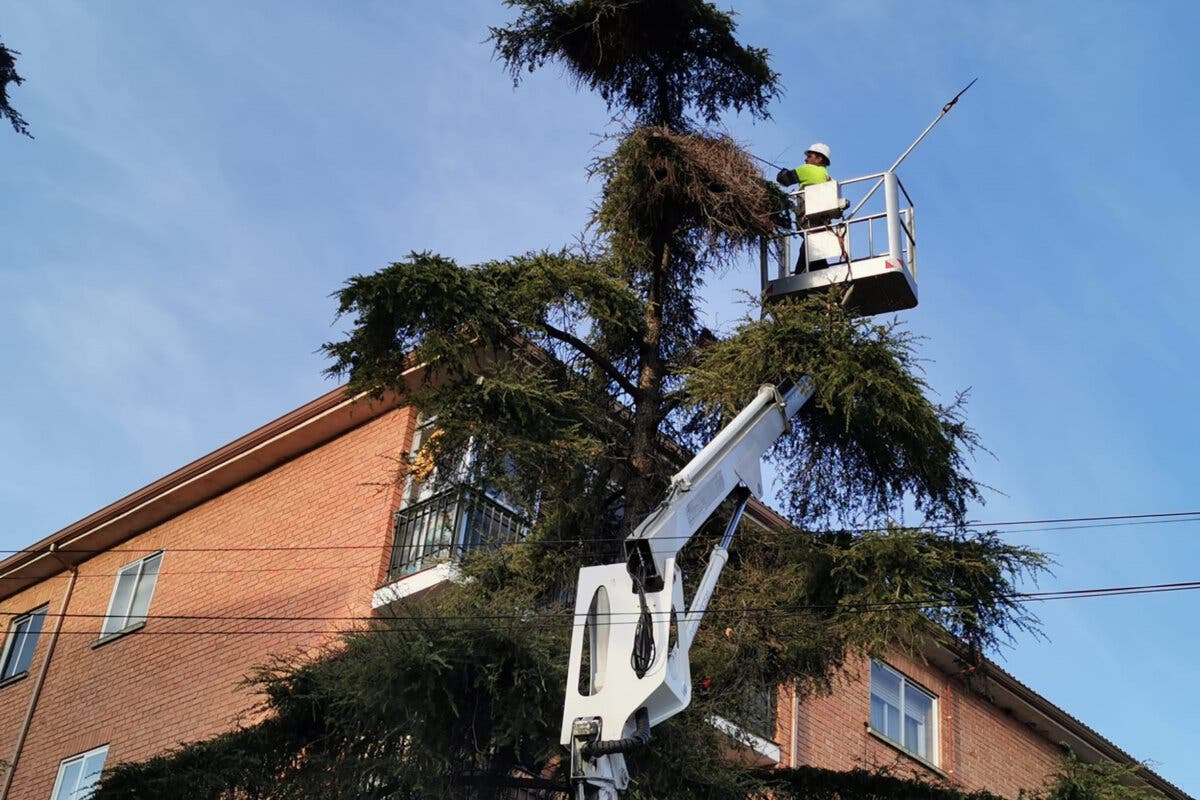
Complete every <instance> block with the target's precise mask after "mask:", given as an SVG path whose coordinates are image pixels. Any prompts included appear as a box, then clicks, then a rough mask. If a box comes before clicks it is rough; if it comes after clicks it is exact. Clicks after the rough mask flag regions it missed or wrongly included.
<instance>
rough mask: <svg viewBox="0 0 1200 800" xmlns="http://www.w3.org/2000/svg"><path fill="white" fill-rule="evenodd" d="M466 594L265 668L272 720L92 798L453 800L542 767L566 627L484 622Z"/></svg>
mask: <svg viewBox="0 0 1200 800" xmlns="http://www.w3.org/2000/svg"><path fill="white" fill-rule="evenodd" d="M451 594H454V593H453V592H452V593H451ZM458 594H459V595H461V596H460V597H453V598H448V606H449V607H453V608H457V610H458V613H456V614H453V615H448V614H447V613H446V609H445V607H439V608H422V607H421V606H420V605H410V606H408V607H407V608H406V610H405V616H403V617H398V618H395V619H383V620H380V621H378V622H376V623H373V624H372V626H371V627H370V628H369V629H367V630H364V631H361V632H358V633H355V634H351V635H350V636H348V637H347V639H346V641H345V643H344V647H343V648H341V649H339V650H336V651H331V652H329V653H326V654H324V655H323V656H322V657H319V658H316V659H311V660H304V661H302V662H301V663H295V662H292V663H288V662H280V663H278V664H275V665H273V666H271V667H268V668H264V669H262V670H261V671H260V672H259V673H258V674H257V676H256V677H255V678H254V681H253V682H254V684H255V685H256V686H257V687H258V688H259V689H260V690H261V691H262V692H263V694H264V695H265V697H266V707H265V709H264V710H266V711H268V712H269V715H268V717H267V718H266V720H265V721H264V722H262V723H260V724H258V725H256V726H254V727H250V728H246V729H243V730H240V731H236V732H234V733H230V734H226V735H224V736H220V737H217V738H215V739H212V740H209V741H205V742H199V743H194V744H189V745H186V746H182V747H180V748H179V749H177V750H176V751H174V752H172V753H168V754H166V755H163V756H159V757H156V758H154V759H151V760H150V761H148V762H145V763H143V764H125V765H120V766H118V767H116V768H115V769H113V770H110V771H109V772H108V773H106V775H105V778H104V781H103V785H102V787H101V789H100V790H99V791H98V792H97V793H96V795H95V796H94V797H95V800H111V799H113V798H123V799H125V800H128V799H129V798H143V797H144V798H150V797H154V798H161V797H173V798H177V799H178V800H233V799H234V798H237V800H259V799H260V798H261V799H262V800H266V798H271V800H285V799H287V798H318V797H319V798H329V799H330V800H336V799H337V798H346V799H347V800H349V799H350V798H354V800H370V799H371V798H423V797H454V796H464V795H463V794H462V793H463V792H464V791H466V790H465V787H467V786H469V785H470V784H471V779H472V777H473V776H474V775H475V774H477V773H479V772H492V773H493V774H500V775H505V774H509V773H513V772H519V771H520V770H521V769H522V767H523V766H524V765H525V764H529V763H545V761H546V760H547V755H546V751H547V749H548V748H550V747H552V744H553V743H554V742H555V741H556V740H557V728H558V722H559V719H558V715H559V713H560V710H561V706H560V704H561V696H562V679H563V676H564V673H565V667H564V664H565V659H566V638H565V636H564V635H563V628H562V626H561V625H560V626H558V627H557V628H555V629H551V628H547V627H545V626H543V625H539V624H538V622H537V619H536V617H535V618H533V619H532V620H530V621H525V620H522V619H520V618H518V617H516V616H511V615H510V616H507V617H496V616H494V615H489V616H487V617H483V616H480V615H481V613H482V609H481V608H480V607H479V606H478V605H477V604H476V603H474V602H472V601H471V599H470V597H469V595H470V593H469V592H461V590H460V591H459V592H458ZM465 612H472V613H470V614H467V613H465ZM485 653H486V656H487V657H486V658H484V657H482V656H483V654H485Z"/></svg>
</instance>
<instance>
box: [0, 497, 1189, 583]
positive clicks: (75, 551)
mask: <svg viewBox="0 0 1200 800" xmlns="http://www.w3.org/2000/svg"><path fill="white" fill-rule="evenodd" d="M1181 522H1200V511H1169V512H1158V513H1149V514H1110V515H1099V516H1086V517H1046V518H1043V519H1023V520H1002V521H992V522H968V523H964V524H963V525H962V526H960V529H962V530H972V531H980V530H987V529H991V528H1004V529H1005V531H1004V532H1005V533H1054V532H1058V531H1075V530H1092V529H1099V528H1111V527H1127V526H1138V525H1161V524H1168V523H1170V524H1174V523H1181ZM896 527H898V528H905V529H909V530H929V531H941V530H947V529H948V527H947V526H946V525H945V524H943V523H920V524H917V525H897V526H896ZM883 530H886V529H885V528H878V527H877V528H855V529H852V530H851V532H873V531H874V532H878V531H883ZM841 532H844V531H839V530H835V529H820V530H810V531H809V533H812V534H814V535H820V534H834V533H841ZM780 533H784V534H786V533H787V531H780ZM663 538H664V539H669V538H671V537H663ZM580 541H581V540H579V539H537V540H536V541H519V542H510V543H509V544H515V545H524V546H550V545H560V544H576V543H579V542H580ZM164 549H165V550H169V551H170V552H173V553H280V552H321V551H354V550H372V551H377V550H379V549H380V546H379V545H378V544H314V545H284V544H281V545H261V546H253V547H228V546H221V547H166V548H163V547H112V548H73V547H72V548H64V549H61V550H59V551H58V552H59V554H61V555H97V554H100V553H128V554H137V553H157V552H158V551H160V550H164ZM45 553H46V550H45V549H44V548H41V549H37V548H23V549H19V550H0V555H18V554H26V555H38V554H45ZM276 569H279V570H281V571H284V570H286V569H288V568H283V567H280V568H276Z"/></svg>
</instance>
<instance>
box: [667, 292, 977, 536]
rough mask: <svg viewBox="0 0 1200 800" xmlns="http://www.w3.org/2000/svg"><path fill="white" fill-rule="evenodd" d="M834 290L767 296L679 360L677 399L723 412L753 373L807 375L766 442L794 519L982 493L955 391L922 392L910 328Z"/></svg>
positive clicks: (954, 515)
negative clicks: (939, 396)
mask: <svg viewBox="0 0 1200 800" xmlns="http://www.w3.org/2000/svg"><path fill="white" fill-rule="evenodd" d="M839 299H840V297H839V294H838V293H837V292H836V291H834V292H833V293H831V294H828V295H826V296H824V297H816V298H809V299H807V300H804V301H800V302H797V301H787V300H785V301H782V302H779V303H776V304H774V305H771V306H768V307H767V313H766V315H765V316H764V317H763V318H762V319H761V320H751V319H747V320H745V321H744V324H743V325H742V326H741V327H740V328H739V330H738V333H737V335H736V336H732V337H730V338H728V339H726V340H724V341H719V342H713V343H711V344H710V345H709V346H707V347H706V348H704V350H703V352H702V353H701V354H700V356H699V358H698V359H697V361H696V363H695V365H694V366H690V367H686V368H685V370H684V373H685V375H686V377H687V379H688V380H687V391H686V397H687V404H688V406H689V407H690V408H692V409H694V410H695V411H696V412H697V413H698V414H699V415H700V417H701V419H702V420H704V421H705V422H709V421H711V420H713V419H721V420H725V419H728V418H730V417H731V416H732V415H733V414H734V413H736V411H737V410H738V409H739V408H740V407H741V406H742V405H744V404H745V403H746V402H748V400H749V399H750V398H752V397H753V396H754V393H755V392H756V391H757V390H758V387H759V386H761V385H762V384H772V385H773V384H774V383H776V382H777V381H778V380H779V376H781V375H785V376H799V375H809V376H811V377H812V378H813V379H814V380H815V381H816V387H817V393H816V395H815V396H814V398H813V399H812V400H811V401H810V402H809V403H808V405H807V406H806V407H805V408H804V409H803V410H802V412H801V418H800V424H799V425H796V426H795V428H794V430H793V432H792V433H791V435H789V436H786V437H785V438H783V439H781V440H780V442H779V445H778V446H777V447H776V449H775V452H774V453H773V461H774V463H775V464H776V466H777V468H778V469H779V470H780V473H781V478H782V481H783V483H784V484H785V485H786V486H787V487H788V489H787V508H788V511H789V512H790V515H791V516H792V517H793V518H794V519H796V520H797V521H811V520H818V519H827V518H830V517H833V518H840V520H841V521H843V522H846V523H851V524H852V523H858V524H867V525H871V524H878V523H879V522H881V521H883V520H885V519H887V518H888V517H889V516H895V515H897V514H900V513H902V511H903V508H902V505H903V502H904V500H905V498H906V497H908V498H910V499H911V501H912V502H913V504H914V505H915V507H916V509H917V510H918V511H922V512H924V513H925V515H926V516H927V517H929V518H931V519H941V520H946V521H950V522H953V521H954V520H959V519H961V518H962V517H963V515H964V514H965V513H966V509H967V505H968V504H969V503H970V502H972V501H978V500H981V499H982V496H981V490H980V487H979V485H978V484H977V483H976V482H975V481H974V479H972V478H971V476H970V472H969V469H968V464H967V460H968V458H969V457H970V455H971V453H972V452H973V450H974V449H975V447H976V446H977V444H978V438H977V436H976V435H975V433H974V431H972V430H971V429H970V428H969V427H968V426H967V425H966V424H965V422H964V420H963V417H962V412H963V400H964V398H963V397H962V396H959V397H956V398H955V399H954V400H953V401H952V402H951V403H949V404H947V405H938V404H935V403H933V402H932V401H931V400H930V399H929V398H928V393H929V387H928V386H927V385H926V384H925V382H924V380H923V379H922V378H921V376H920V370H919V364H918V362H917V358H916V352H915V345H916V342H915V341H914V339H913V337H912V336H911V335H910V334H908V333H907V332H906V331H905V330H904V328H903V327H901V326H900V325H899V324H898V323H896V322H894V321H893V322H885V323H879V322H876V321H872V320H863V319H855V318H852V317H850V316H849V315H848V314H847V313H846V311H845V309H844V308H843V307H842V306H841V304H840V302H839ZM701 429H703V430H705V432H706V433H707V434H711V431H712V429H711V425H709V426H707V427H701Z"/></svg>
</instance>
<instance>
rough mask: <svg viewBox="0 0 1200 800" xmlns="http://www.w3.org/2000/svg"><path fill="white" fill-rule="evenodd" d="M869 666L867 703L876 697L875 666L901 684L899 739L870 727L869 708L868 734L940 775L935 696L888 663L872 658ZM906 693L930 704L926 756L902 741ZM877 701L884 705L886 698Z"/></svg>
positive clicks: (938, 731)
mask: <svg viewBox="0 0 1200 800" xmlns="http://www.w3.org/2000/svg"><path fill="white" fill-rule="evenodd" d="M871 667H872V672H871V676H870V680H869V686H868V699H869V700H872V701H873V700H874V699H875V697H876V696H877V695H876V691H875V676H874V668H876V667H878V668H879V669H882V670H884V671H886V672H888V673H890V674H891V675H893V676H895V677H896V678H897V679H898V680H899V681H900V694H899V703H900V705H899V709H898V711H899V724H900V737H899V738H896V737H894V736H891V735H889V734H887V733H886V732H884V731H882V730H880V729H879V728H876V727H875V726H874V725H873V724H872V722H873V720H872V719H871V716H872V715H871V711H870V709H869V708H868V712H867V714H868V716H867V730H868V731H870V732H871V733H873V734H874V735H875V736H877V737H878V738H880V739H882V740H883V741H885V742H887V743H888V744H889V745H891V746H893V747H895V748H896V749H897V750H899V751H900V752H902V753H904V754H905V755H908V756H911V757H912V758H915V759H916V760H917V761H920V762H921V763H922V764H925V765H927V766H929V767H932V768H933V769H935V770H938V771H939V772H940V770H941V768H940V767H939V766H938V765H939V764H940V763H941V714H940V703H939V697H938V696H937V695H936V694H934V693H933V692H931V691H930V690H929V689H927V688H926V687H925V686H923V685H921V684H920V683H919V682H917V681H915V680H913V679H912V678H910V677H908V676H907V675H905V674H904V673H903V672H901V671H900V670H898V669H896V668H895V667H893V666H891V665H890V664H887V663H886V662H883V661H880V660H879V659H874V658H873V659H871ZM909 691H913V692H916V693H917V694H918V695H920V696H922V697H924V698H926V699H927V700H928V701H929V717H928V724H929V726H930V732H929V751H930V752H929V754H928V755H922V754H921V753H920V752H918V751H917V750H914V749H912V748H911V747H909V746H908V745H907V744H906V743H905V742H904V719H905V705H906V703H905V697H906V693H907V692H909ZM879 699H880V700H881V701H882V702H884V703H888V701H887V699H886V698H884V697H883V696H882V695H879ZM868 705H869V704H868ZM889 705H890V703H889Z"/></svg>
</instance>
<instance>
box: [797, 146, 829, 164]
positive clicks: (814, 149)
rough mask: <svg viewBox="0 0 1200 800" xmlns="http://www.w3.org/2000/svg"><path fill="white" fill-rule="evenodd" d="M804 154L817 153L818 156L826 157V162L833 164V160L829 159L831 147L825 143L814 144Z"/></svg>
mask: <svg viewBox="0 0 1200 800" xmlns="http://www.w3.org/2000/svg"><path fill="white" fill-rule="evenodd" d="M804 152H806V153H816V154H817V155H821V156H825V160H826V161H830V162H832V159H831V158H830V157H829V145H827V144H825V143H824V142H813V143H812V144H810V145H809V146H808V149H807V150H805V151H804Z"/></svg>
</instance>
